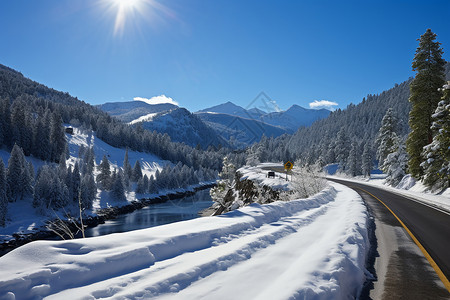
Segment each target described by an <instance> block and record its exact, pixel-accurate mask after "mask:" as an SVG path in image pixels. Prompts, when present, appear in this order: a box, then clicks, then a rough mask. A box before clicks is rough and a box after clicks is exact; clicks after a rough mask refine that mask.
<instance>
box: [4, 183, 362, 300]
mask: <svg viewBox="0 0 450 300" xmlns="http://www.w3.org/2000/svg"><path fill="white" fill-rule="evenodd" d="M366 222H367V213H366V208H365V206H364V204H363V202H362V200H361V199H360V197H359V195H358V194H357V193H356V192H354V191H352V190H350V189H348V188H346V187H343V186H342V185H339V184H334V183H332V184H331V186H330V187H329V188H327V189H326V190H325V191H323V192H322V193H320V194H318V195H316V196H314V197H311V198H308V199H299V200H294V201H290V202H275V203H272V204H267V205H258V204H253V205H251V206H248V207H245V208H242V209H239V210H236V211H233V212H231V213H228V214H225V215H223V216H218V217H206V218H200V219H195V220H190V221H184V222H179V223H174V224H169V225H164V226H159V227H154V228H149V229H143V230H138V231H133V232H128V233H120V234H112V235H108V236H103V237H96V238H89V239H84V240H74V241H41V242H33V243H30V244H27V245H25V246H23V247H21V248H18V249H16V250H14V251H12V252H10V253H8V254H7V255H5V256H4V257H1V258H0V266H1V268H0V298H2V297H3V298H6V299H8V297H10V298H11V299H14V297H16V299H29V298H33V299H34V298H36V296H37V297H38V298H39V297H48V299H76V298H83V299H89V298H109V297H111V298H119V299H124V298H126V299H139V298H149V297H158V298H160V299H172V298H175V299H231V298H232V299H288V298H294V299H295V298H298V299H304V298H305V297H306V298H308V299H347V298H355V297H357V295H358V294H359V292H360V290H361V288H362V284H363V282H364V281H365V268H364V265H365V259H366V255H367V251H368V249H369V241H368V237H367V229H366Z"/></svg>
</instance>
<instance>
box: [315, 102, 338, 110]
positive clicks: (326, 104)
mask: <svg viewBox="0 0 450 300" xmlns="http://www.w3.org/2000/svg"><path fill="white" fill-rule="evenodd" d="M338 105H339V104H337V103H336V102H333V101H328V100H320V101H318V100H314V102H311V103H309V108H312V109H321V108H325V109H328V110H332V111H333V110H335V108H334V106H338Z"/></svg>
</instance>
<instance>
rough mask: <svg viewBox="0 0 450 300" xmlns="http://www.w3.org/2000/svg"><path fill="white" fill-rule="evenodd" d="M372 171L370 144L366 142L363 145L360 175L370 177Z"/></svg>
mask: <svg viewBox="0 0 450 300" xmlns="http://www.w3.org/2000/svg"><path fill="white" fill-rule="evenodd" d="M372 169H373V159H372V151H371V143H370V142H369V141H367V142H366V143H365V144H364V151H363V154H362V173H363V175H364V177H370V172H371V171H372Z"/></svg>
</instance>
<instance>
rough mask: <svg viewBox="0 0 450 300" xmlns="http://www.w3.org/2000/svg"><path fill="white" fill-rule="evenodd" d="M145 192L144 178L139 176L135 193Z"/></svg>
mask: <svg viewBox="0 0 450 300" xmlns="http://www.w3.org/2000/svg"><path fill="white" fill-rule="evenodd" d="M145 192H146V189H145V186H144V178H143V177H142V178H140V179H139V180H138V182H137V186H136V193H138V194H144V193H145Z"/></svg>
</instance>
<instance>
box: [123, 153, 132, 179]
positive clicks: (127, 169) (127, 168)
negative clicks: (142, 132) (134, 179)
mask: <svg viewBox="0 0 450 300" xmlns="http://www.w3.org/2000/svg"><path fill="white" fill-rule="evenodd" d="M132 175H133V169H132V168H131V165H130V161H129V159H128V148H127V150H126V151H125V158H124V159H123V176H124V177H126V178H127V180H130V179H131V176H132Z"/></svg>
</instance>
